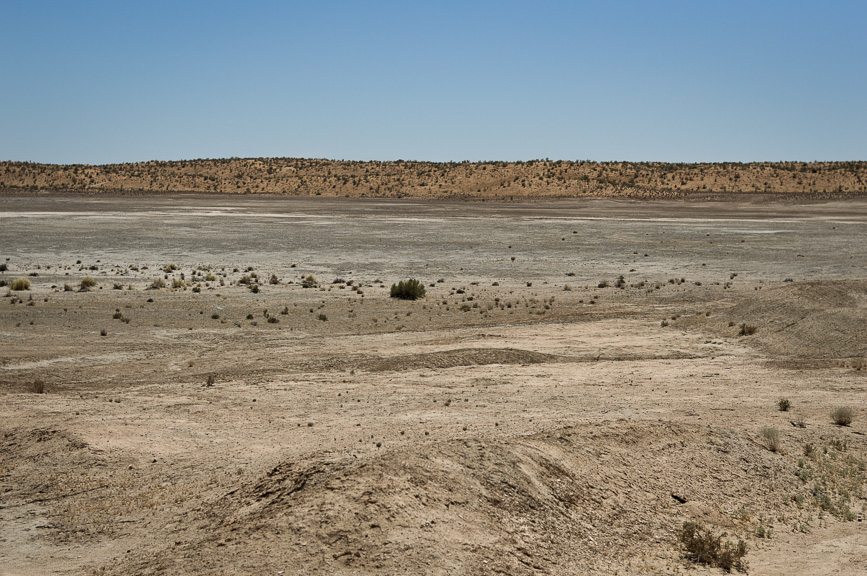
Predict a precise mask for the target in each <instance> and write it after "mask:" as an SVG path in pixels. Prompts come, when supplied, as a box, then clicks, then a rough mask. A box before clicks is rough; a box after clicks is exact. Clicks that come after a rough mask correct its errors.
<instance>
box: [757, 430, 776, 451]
mask: <svg viewBox="0 0 867 576" xmlns="http://www.w3.org/2000/svg"><path fill="white" fill-rule="evenodd" d="M761 436H762V442H763V443H764V444H765V448H767V449H768V450H770V451H771V452H779V451H780V448H781V441H780V432H779V430H777V429H776V428H767V427H766V428H762V432H761Z"/></svg>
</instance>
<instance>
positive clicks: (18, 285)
mask: <svg viewBox="0 0 867 576" xmlns="http://www.w3.org/2000/svg"><path fill="white" fill-rule="evenodd" d="M9 288H10V289H11V290H30V280H28V279H27V278H16V279H15V280H13V281H12V283H11V284H10V285H9Z"/></svg>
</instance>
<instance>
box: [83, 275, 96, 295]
mask: <svg viewBox="0 0 867 576" xmlns="http://www.w3.org/2000/svg"><path fill="white" fill-rule="evenodd" d="M94 286H96V280H94V279H93V278H92V277H90V276H85V277H84V278H82V279H81V284H80V285H79V287H80V288H81V291H82V292H86V291H88V290H90V289H91V288H93V287H94Z"/></svg>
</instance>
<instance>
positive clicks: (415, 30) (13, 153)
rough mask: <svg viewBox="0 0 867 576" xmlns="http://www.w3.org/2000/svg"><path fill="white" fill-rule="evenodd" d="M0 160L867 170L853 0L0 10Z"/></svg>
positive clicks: (9, 0) (860, 29)
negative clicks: (853, 163) (811, 164)
mask: <svg viewBox="0 0 867 576" xmlns="http://www.w3.org/2000/svg"><path fill="white" fill-rule="evenodd" d="M0 111H2V116H0V160H29V161H36V162H50V163H90V164H102V163H113V162H134V161H141V160H179V159H192V158H217V157H231V156H239V157H248V156H293V157H311V158H333V159H353V160H395V159H398V158H402V159H405V160H410V159H412V160H434V161H447V160H529V159H534V158H546V157H547V158H551V159H564V160H578V159H588V160H632V161H644V160H646V161H651V160H661V161H670V162H701V161H711V162H721V161H742V162H746V161H764V160H768V161H776V160H801V161H810V160H867V1H865V0H858V1H847V0H836V1H831V2H819V1H815V2H802V1H797V0H789V1H780V2H771V1H761V0H752V1H731V0H727V1H719V2H711V1H702V0H692V1H683V2H664V1H659V2H653V1H650V0H646V1H634V2H618V1H615V0H610V1H603V0H597V1H593V2H590V1H587V2H577V1H575V2H566V1H551V2H544V1H537V2H529V1H528V2H511V1H500V2H493V1H490V2H488V1H485V2H482V1H479V2H472V1H462V2H453V1H440V0H437V1H432V0H428V1H427V2H415V1H410V0H402V1H394V2H375V1H370V2H362V1H360V0H357V1H345V2H328V1H309V2H288V1H287V2H278V1H273V2H243V3H242V2H225V1H221V0H209V1H200V2H192V1H189V2H184V1H182V0H178V1H173V2H161V1H154V0H150V1H147V2H121V1H116V0H110V1H105V2H92V1H86V0H79V1H75V2H72V1H67V0H63V1H56V2H48V1H39V0H30V1H17V0H5V1H3V2H2V3H0Z"/></svg>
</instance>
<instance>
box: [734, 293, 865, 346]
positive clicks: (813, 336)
mask: <svg viewBox="0 0 867 576" xmlns="http://www.w3.org/2000/svg"><path fill="white" fill-rule="evenodd" d="M724 316H725V317H726V319H727V320H729V321H731V322H734V323H735V324H736V325H740V324H741V323H746V324H749V325H754V326H756V335H755V336H754V337H751V338H753V339H754V341H755V342H756V343H757V344H759V345H760V346H761V347H763V348H764V349H765V350H767V351H768V352H770V353H771V354H773V355H778V356H785V357H794V356H797V357H801V358H807V359H847V358H862V357H864V356H867V281H865V280H832V281H821V282H804V283H797V284H788V285H785V286H782V287H778V288H771V289H767V290H761V291H757V292H756V293H755V295H754V296H753V297H751V298H749V299H748V300H746V301H744V302H742V303H740V304H737V305H735V306H734V307H732V308H731V309H730V310H729V311H727V312H726V313H725V315H724ZM729 330H730V331H731V330H735V328H730V329H729Z"/></svg>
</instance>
